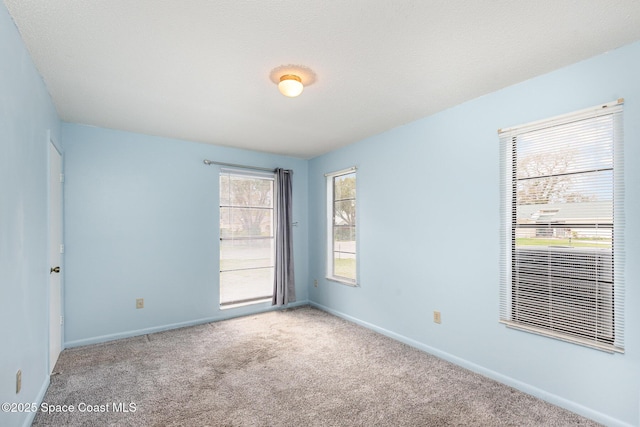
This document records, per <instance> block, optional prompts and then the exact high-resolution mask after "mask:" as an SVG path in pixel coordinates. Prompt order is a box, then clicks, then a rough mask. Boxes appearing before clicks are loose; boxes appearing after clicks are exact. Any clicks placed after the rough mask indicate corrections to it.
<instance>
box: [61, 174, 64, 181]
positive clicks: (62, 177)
mask: <svg viewBox="0 0 640 427" xmlns="http://www.w3.org/2000/svg"><path fill="white" fill-rule="evenodd" d="M60 182H64V174H63V173H61V174H60Z"/></svg>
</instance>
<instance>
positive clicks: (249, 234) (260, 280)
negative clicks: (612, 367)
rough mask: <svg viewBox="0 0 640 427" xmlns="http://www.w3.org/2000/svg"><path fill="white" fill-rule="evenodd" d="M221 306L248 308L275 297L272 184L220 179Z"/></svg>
mask: <svg viewBox="0 0 640 427" xmlns="http://www.w3.org/2000/svg"><path fill="white" fill-rule="evenodd" d="M220 192H221V194H220V304H221V305H222V306H229V305H231V304H248V303H255V302H261V301H263V300H265V299H270V298H271V296H272V294H273V274H274V271H273V270H274V268H273V266H274V239H273V180H272V179H268V178H261V177H255V176H250V175H240V174H239V175H234V174H228V173H227V174H221V177H220Z"/></svg>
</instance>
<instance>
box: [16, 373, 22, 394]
mask: <svg viewBox="0 0 640 427" xmlns="http://www.w3.org/2000/svg"><path fill="white" fill-rule="evenodd" d="M20 389H22V369H18V372H16V394H18V393H20Z"/></svg>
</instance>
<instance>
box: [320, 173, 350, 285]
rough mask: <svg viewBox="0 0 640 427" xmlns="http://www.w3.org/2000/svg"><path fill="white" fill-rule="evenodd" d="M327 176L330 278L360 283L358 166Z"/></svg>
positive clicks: (328, 273) (347, 282)
mask: <svg viewBox="0 0 640 427" xmlns="http://www.w3.org/2000/svg"><path fill="white" fill-rule="evenodd" d="M325 176H326V178H327V226H328V227H327V237H328V239H327V240H328V241H327V248H328V251H327V278H328V279H331V280H335V281H338V282H341V283H344V284H347V285H351V286H355V285H356V284H357V283H358V267H357V233H356V169H355V168H349V169H345V170H342V171H338V172H333V173H330V174H326V175H325Z"/></svg>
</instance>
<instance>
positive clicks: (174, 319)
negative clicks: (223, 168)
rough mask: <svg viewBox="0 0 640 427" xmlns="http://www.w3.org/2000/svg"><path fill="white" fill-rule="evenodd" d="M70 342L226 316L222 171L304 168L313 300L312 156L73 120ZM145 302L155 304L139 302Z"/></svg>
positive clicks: (297, 216) (301, 204) (302, 209)
mask: <svg viewBox="0 0 640 427" xmlns="http://www.w3.org/2000/svg"><path fill="white" fill-rule="evenodd" d="M62 139H63V145H64V149H65V162H66V164H65V252H66V253H65V262H66V277H65V289H66V298H65V307H66V310H65V316H66V319H67V321H66V328H65V339H66V344H67V346H75V345H81V344H88V343H92V342H99V341H104V340H107V339H113V338H119V337H123V336H129V335H136V334H140V333H144V332H149V331H155V330H160V329H164V328H169V327H175V326H178V325H187V324H192V323H198V322H203V321H209V320H216V319H222V318H226V317H231V316H238V315H241V314H246V313H252V312H256V311H259V310H266V309H270V308H271V304H270V303H264V304H260V305H253V306H250V307H244V308H240V309H227V310H220V309H219V304H218V301H219V296H218V295H219V294H218V289H219V273H218V271H219V261H218V259H219V252H218V251H219V249H218V242H219V217H218V215H219V209H218V204H219V198H218V194H219V190H218V180H219V178H218V177H219V175H218V171H219V167H218V166H206V165H204V164H203V162H202V161H203V159H205V158H207V159H210V160H214V161H220V162H227V163H239V164H244V165H250V166H257V167H268V168H272V167H273V168H275V167H284V168H287V169H293V170H294V175H293V179H294V208H293V216H294V221H298V223H299V224H298V226H297V227H294V250H295V255H294V259H295V268H296V276H297V280H296V293H297V301H298V302H302V303H306V301H307V277H308V273H307V264H308V258H307V248H308V242H307V206H308V199H307V193H306V190H307V186H308V184H307V162H306V161H304V160H299V159H294V158H290V157H283V156H276V155H268V154H262V153H257V152H250V151H244V150H238V149H231V148H222V147H216V146H212V145H207V144H198V143H194V142H186V141H178V140H172V139H165V138H159V137H153V136H146V135H140V134H134V133H128V132H121V131H114V130H108V129H101V128H96V127H90V126H82V125H75V124H67V123H64V124H63V127H62ZM136 298H144V302H145V308H144V309H141V310H138V309H136V308H135V300H136Z"/></svg>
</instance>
